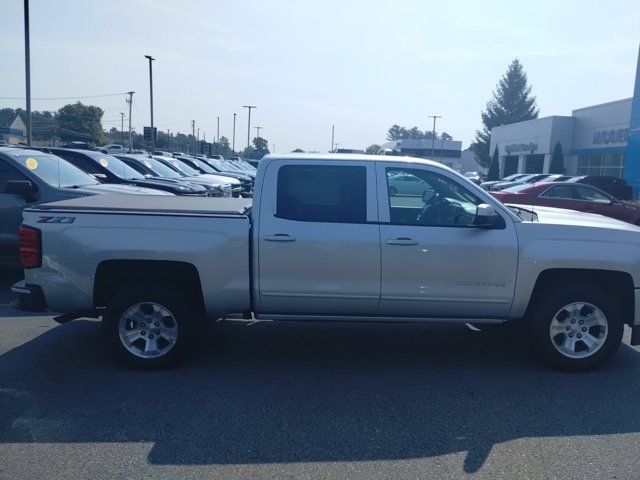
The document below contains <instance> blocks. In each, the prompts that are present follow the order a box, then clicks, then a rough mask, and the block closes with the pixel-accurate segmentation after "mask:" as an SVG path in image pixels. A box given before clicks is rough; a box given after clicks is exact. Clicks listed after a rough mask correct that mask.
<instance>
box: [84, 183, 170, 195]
mask: <svg viewBox="0 0 640 480" xmlns="http://www.w3.org/2000/svg"><path fill="white" fill-rule="evenodd" d="M73 191H74V192H78V193H85V194H87V195H98V194H101V193H112V194H113V193H120V194H128V195H131V194H133V195H173V194H172V193H169V192H163V191H161V190H154V189H151V188H144V187H139V186H137V185H121V184H112V183H100V184H98V185H86V186H83V187H78V188H74V189H73Z"/></svg>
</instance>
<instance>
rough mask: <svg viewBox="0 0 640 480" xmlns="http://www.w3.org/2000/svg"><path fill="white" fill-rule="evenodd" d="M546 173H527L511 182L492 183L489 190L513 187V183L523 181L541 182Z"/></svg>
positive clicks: (516, 183)
mask: <svg viewBox="0 0 640 480" xmlns="http://www.w3.org/2000/svg"><path fill="white" fill-rule="evenodd" d="M548 177H549V174H548V173H533V174H529V175H525V176H524V177H521V178H519V179H517V180H513V181H511V182H499V183H496V184H495V185H493V187H492V188H491V191H494V190H504V189H505V188H509V187H513V186H515V185H521V184H523V183H536V182H542V181H543V180H544V179H546V178H548Z"/></svg>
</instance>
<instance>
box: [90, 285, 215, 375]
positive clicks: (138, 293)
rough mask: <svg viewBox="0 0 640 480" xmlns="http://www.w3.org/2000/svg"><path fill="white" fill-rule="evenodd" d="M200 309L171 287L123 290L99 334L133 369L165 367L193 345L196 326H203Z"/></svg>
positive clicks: (116, 297)
mask: <svg viewBox="0 0 640 480" xmlns="http://www.w3.org/2000/svg"><path fill="white" fill-rule="evenodd" d="M200 310H201V309H200V308H199V307H198V301H197V300H196V299H195V298H194V297H193V295H187V294H186V293H185V292H183V291H180V290H176V289H175V288H169V287H166V286H153V285H152V286H141V287H134V288H127V289H123V290H122V291H120V292H119V293H117V294H116V295H115V297H114V298H113V300H112V301H111V304H110V305H109V307H108V308H107V311H106V313H105V315H104V316H103V318H102V327H103V333H104V334H105V337H106V341H107V343H108V344H109V346H110V347H111V349H112V350H113V352H114V354H115V355H116V357H117V358H118V359H119V360H120V361H121V362H123V363H124V364H125V365H127V366H129V367H132V368H137V369H156V368H164V367H169V366H172V365H174V364H176V363H177V362H178V361H179V360H180V359H181V358H183V357H184V354H185V353H186V352H188V351H189V346H190V345H192V344H193V343H194V340H195V337H196V333H197V327H198V326H199V325H202V324H203V322H202V318H201V317H202V315H201V313H200ZM127 332H129V333H130V338H131V340H129V341H128V342H127V340H125V336H126V333H127ZM127 343H128V344H127ZM147 349H148V351H146V350H147Z"/></svg>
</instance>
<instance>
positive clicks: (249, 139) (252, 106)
mask: <svg viewBox="0 0 640 480" xmlns="http://www.w3.org/2000/svg"><path fill="white" fill-rule="evenodd" d="M242 108H247V109H249V119H248V121H247V152H248V151H249V145H250V142H251V138H250V137H251V109H252V108H258V107H256V106H255V105H243V106H242Z"/></svg>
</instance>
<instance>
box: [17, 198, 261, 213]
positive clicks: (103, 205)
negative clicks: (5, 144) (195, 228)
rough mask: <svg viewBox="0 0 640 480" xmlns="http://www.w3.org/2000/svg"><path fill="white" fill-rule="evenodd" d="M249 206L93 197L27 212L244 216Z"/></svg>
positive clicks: (230, 201) (245, 202) (246, 202)
mask: <svg viewBox="0 0 640 480" xmlns="http://www.w3.org/2000/svg"><path fill="white" fill-rule="evenodd" d="M251 203H252V199H250V198H211V197H181V196H176V197H171V196H165V195H157V196H155V195H148V196H147V195H94V196H91V197H81V198H74V199H71V200H62V201H60V202H52V203H44V204H40V205H35V206H33V207H30V208H29V209H28V211H46V212H120V213H127V212H128V213H134V214H135V213H156V214H177V215H180V214H186V215H189V214H191V215H194V214H196V215H223V216H244V215H246V214H247V213H248V211H249V209H250V208H251Z"/></svg>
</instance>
